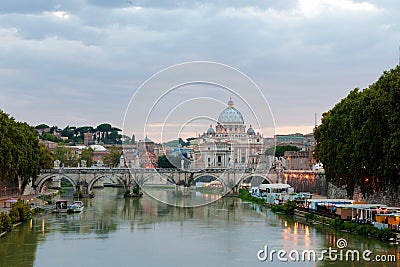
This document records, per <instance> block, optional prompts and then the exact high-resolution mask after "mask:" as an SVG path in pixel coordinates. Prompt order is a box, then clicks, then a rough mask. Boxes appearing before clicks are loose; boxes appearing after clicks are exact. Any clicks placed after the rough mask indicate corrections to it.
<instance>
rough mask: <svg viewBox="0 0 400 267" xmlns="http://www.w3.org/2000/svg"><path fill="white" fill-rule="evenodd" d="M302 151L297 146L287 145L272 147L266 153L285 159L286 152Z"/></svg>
mask: <svg viewBox="0 0 400 267" xmlns="http://www.w3.org/2000/svg"><path fill="white" fill-rule="evenodd" d="M299 150H300V149H299V148H298V147H297V146H292V145H285V146H276V147H270V148H268V149H267V150H266V151H265V154H266V155H275V157H278V158H279V157H283V155H284V154H285V152H286V151H299Z"/></svg>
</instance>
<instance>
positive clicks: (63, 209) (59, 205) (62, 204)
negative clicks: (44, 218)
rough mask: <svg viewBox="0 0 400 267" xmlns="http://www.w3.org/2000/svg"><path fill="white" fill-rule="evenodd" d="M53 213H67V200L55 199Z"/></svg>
mask: <svg viewBox="0 0 400 267" xmlns="http://www.w3.org/2000/svg"><path fill="white" fill-rule="evenodd" d="M53 212H54V213H67V212H68V200H57V201H56V205H55V206H54V208H53Z"/></svg>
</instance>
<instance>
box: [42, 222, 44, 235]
mask: <svg viewBox="0 0 400 267" xmlns="http://www.w3.org/2000/svg"><path fill="white" fill-rule="evenodd" d="M42 234H43V235H44V219H42Z"/></svg>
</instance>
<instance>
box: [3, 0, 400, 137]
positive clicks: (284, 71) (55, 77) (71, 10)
mask: <svg viewBox="0 0 400 267" xmlns="http://www.w3.org/2000/svg"><path fill="white" fill-rule="evenodd" d="M399 17H400V3H399V2H398V1H397V0H387V1H378V0H376V1H375V0H374V1H351V0H298V1H296V0H282V1H272V0H260V1H236V0H214V1H207V0H206V1H179V0H174V1H154V0H153V1H151V0H150V1H145V0H138V1H135V0H131V1H122V0H121V1H109V0H99V1H94V0H68V1H52V0H36V1H31V0H18V1H16V0H2V1H1V3H0V109H2V110H3V111H4V112H6V113H8V114H10V115H11V116H13V117H15V118H16V120H18V121H26V122H28V123H29V124H31V125H37V124H40V123H46V124H49V125H57V126H59V127H61V128H63V127H65V126H66V125H75V126H83V125H93V126H96V125H98V124H100V123H103V122H108V123H111V124H112V125H114V126H117V127H120V128H122V127H123V125H124V116H125V112H126V110H127V109H129V108H128V105H129V104H130V103H131V104H132V103H133V104H134V105H136V103H137V100H135V101H131V98H132V96H133V95H134V94H135V92H136V93H137V92H138V90H140V89H139V88H140V86H141V85H142V84H143V83H144V82H145V81H146V80H147V79H149V78H150V77H152V75H154V74H156V73H157V72H160V71H162V70H163V69H165V68H168V67H170V66H173V65H176V64H180V63H183V62H190V61H211V62H218V63H221V64H224V65H227V66H230V67H232V68H234V69H237V70H238V71H240V72H241V73H244V74H245V75H247V76H248V77H250V78H251V79H252V80H253V81H254V83H256V84H257V86H258V87H259V88H260V90H261V92H262V94H263V95H264V96H265V98H266V100H267V101H268V103H269V108H270V111H271V112H272V116H273V120H274V122H275V124H274V127H275V133H279V134H287V133H295V132H301V133H308V132H311V131H312V129H313V126H314V117H315V115H314V114H317V122H319V120H320V118H321V115H322V113H323V112H326V111H328V110H329V109H330V108H332V107H333V106H334V105H335V103H337V102H339V101H340V99H342V98H344V97H345V96H346V95H347V94H348V93H349V91H350V90H351V89H353V88H356V87H358V88H366V87H368V86H369V85H370V84H372V83H373V82H374V81H376V80H377V79H378V77H379V76H380V75H381V74H382V73H383V71H385V70H389V69H391V68H394V67H395V66H396V65H397V64H398V63H399V45H400V25H399V23H400V20H399V19H398V18H399ZM152 90H153V89H152V88H147V89H146V92H143V93H144V96H146V93H147V94H149V96H150V95H151V94H152V93H154V92H155V91H154V92H153V91H152ZM198 90H201V89H198ZM242 90H244V91H243V92H244V93H243V94H241V96H242V97H243V98H244V99H246V98H248V97H251V95H250V93H248V94H247V95H246V93H245V92H246V88H242ZM185 92H186V93H183V94H184V95H185V96H186V97H187V98H186V99H191V98H193V97H196V96H195V95H193V96H191V95H190V90H188V91H185ZM212 96H213V92H212V90H211V92H210V93H209V97H212ZM231 96H232V95H229V93H228V92H226V95H224V94H221V92H220V96H219V97H218V99H219V100H218V101H220V102H221V101H222V102H221V103H226V102H227V101H228V100H229V97H231ZM150 98H151V97H150ZM224 99H225V100H224ZM236 100H238V97H236V99H235V96H234V101H236ZM147 104H148V105H151V104H152V103H151V102H149V103H147ZM223 108H224V105H220V109H219V110H221V111H222V109H223ZM192 109H193V110H197V111H198V113H199V114H200V115H201V112H202V110H206V109H207V104H206V105H204V104H202V105H198V106H196V105H193V106H192ZM265 110H266V111H268V112H269V109H265ZM168 111H169V110H165V112H168ZM183 113H184V112H183ZM218 113H219V112H216V113H215V117H218V115H219V114H218ZM177 116H178V117H179V115H177ZM258 116H260V117H262V116H263V114H258ZM268 116H269V115H268ZM156 120H157V118H156V119H155V120H154V121H153V123H158V122H157V121H156ZM159 120H160V121H159V123H162V122H163V121H165V118H161V117H160V118H159ZM245 121H246V118H245ZM133 123H134V122H133ZM246 124H247V123H246ZM247 126H248V124H247ZM204 130H206V129H204ZM132 131H133V132H135V133H136V135H137V138H138V139H141V138H142V137H143V135H144V134H148V135H149V136H150V137H153V138H155V139H157V137H156V132H154V131H151V130H149V131H148V132H146V133H144V132H141V131H139V130H132ZM196 132H197V130H196ZM269 134H270V133H268V134H266V135H269ZM166 138H169V137H166Z"/></svg>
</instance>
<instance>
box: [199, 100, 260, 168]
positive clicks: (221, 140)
mask: <svg viewBox="0 0 400 267" xmlns="http://www.w3.org/2000/svg"><path fill="white" fill-rule="evenodd" d="M193 143H196V144H197V146H196V147H195V148H194V150H193V157H194V158H193V159H194V163H193V164H192V166H191V168H207V167H210V168H227V167H230V168H244V167H245V168H256V167H257V164H258V163H259V160H260V156H261V155H262V154H263V152H264V138H263V136H262V135H261V134H260V133H256V132H255V130H254V129H253V128H252V127H251V125H250V126H249V127H248V128H247V129H246V125H245V123H244V119H243V116H242V114H241V113H240V111H239V110H237V109H236V108H235V107H234V104H233V101H232V99H230V100H229V102H228V105H227V107H226V108H225V109H224V110H223V111H222V112H221V114H220V115H219V117H218V122H217V125H215V128H214V127H213V126H212V125H210V128H209V129H208V130H207V131H206V132H204V133H203V134H202V135H200V136H199V137H198V138H197V142H193Z"/></svg>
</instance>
